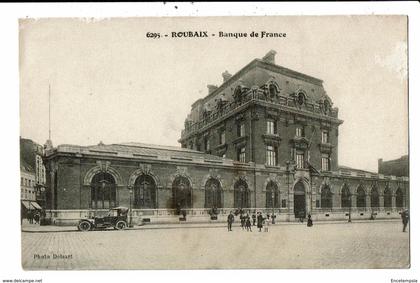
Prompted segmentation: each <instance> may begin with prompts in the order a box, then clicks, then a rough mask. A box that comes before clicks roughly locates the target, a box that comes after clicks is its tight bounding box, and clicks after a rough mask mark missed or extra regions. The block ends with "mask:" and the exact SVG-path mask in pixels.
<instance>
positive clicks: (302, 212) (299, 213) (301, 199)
mask: <svg viewBox="0 0 420 283" xmlns="http://www.w3.org/2000/svg"><path fill="white" fill-rule="evenodd" d="M293 202H294V206H293V208H294V211H295V218H301V217H302V218H305V217H306V200H305V186H304V185H303V183H302V182H299V183H297V184H296V185H295V188H294V201H293Z"/></svg>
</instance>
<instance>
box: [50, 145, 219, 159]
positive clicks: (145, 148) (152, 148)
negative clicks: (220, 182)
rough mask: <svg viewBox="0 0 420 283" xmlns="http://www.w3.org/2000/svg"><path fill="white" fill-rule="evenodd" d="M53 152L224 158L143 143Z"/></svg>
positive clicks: (64, 148) (62, 147)
mask: <svg viewBox="0 0 420 283" xmlns="http://www.w3.org/2000/svg"><path fill="white" fill-rule="evenodd" d="M55 152H63V153H81V154H93V155H107V156H120V157H132V158H135V157H144V158H163V159H175V160H190V161H192V160H193V159H202V160H210V161H220V162H222V161H223V160H224V158H222V157H219V156H215V155H210V154H206V153H203V152H200V151H196V150H191V149H186V148H181V147H176V146H163V145H153V144H144V143H134V142H130V143H121V144H109V145H106V144H103V143H100V144H98V145H91V146H77V145H59V146H58V147H57V148H56V150H55Z"/></svg>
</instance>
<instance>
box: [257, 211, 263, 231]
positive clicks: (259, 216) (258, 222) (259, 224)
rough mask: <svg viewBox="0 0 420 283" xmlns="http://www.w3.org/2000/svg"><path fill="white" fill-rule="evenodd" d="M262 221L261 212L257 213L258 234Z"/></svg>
mask: <svg viewBox="0 0 420 283" xmlns="http://www.w3.org/2000/svg"><path fill="white" fill-rule="evenodd" d="M263 221H264V217H263V216H262V214H261V212H258V216H257V228H258V232H261V229H262V227H263Z"/></svg>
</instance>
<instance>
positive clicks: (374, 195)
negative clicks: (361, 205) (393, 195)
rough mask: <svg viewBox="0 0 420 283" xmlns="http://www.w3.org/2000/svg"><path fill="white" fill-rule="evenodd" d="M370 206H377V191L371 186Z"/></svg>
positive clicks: (375, 207)
mask: <svg viewBox="0 0 420 283" xmlns="http://www.w3.org/2000/svg"><path fill="white" fill-rule="evenodd" d="M370 207H371V208H373V209H378V208H379V192H378V188H376V187H373V188H372V191H371V193H370Z"/></svg>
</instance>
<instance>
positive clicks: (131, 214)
mask: <svg viewBox="0 0 420 283" xmlns="http://www.w3.org/2000/svg"><path fill="white" fill-rule="evenodd" d="M128 190H129V192H130V220H129V223H128V227H133V225H132V219H133V210H132V209H131V200H132V195H133V187H129V188H128Z"/></svg>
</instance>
